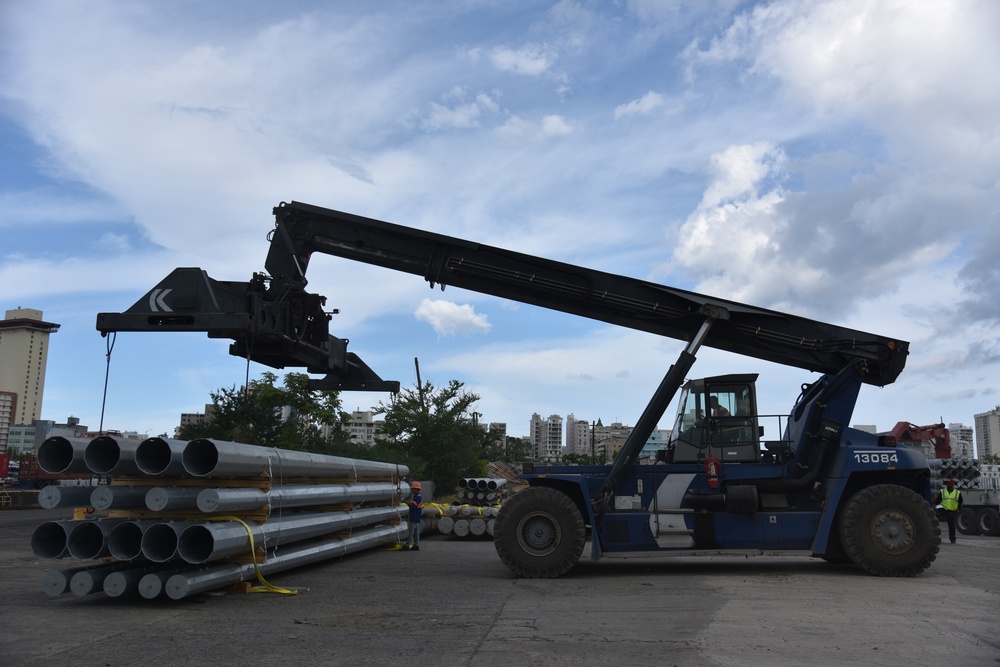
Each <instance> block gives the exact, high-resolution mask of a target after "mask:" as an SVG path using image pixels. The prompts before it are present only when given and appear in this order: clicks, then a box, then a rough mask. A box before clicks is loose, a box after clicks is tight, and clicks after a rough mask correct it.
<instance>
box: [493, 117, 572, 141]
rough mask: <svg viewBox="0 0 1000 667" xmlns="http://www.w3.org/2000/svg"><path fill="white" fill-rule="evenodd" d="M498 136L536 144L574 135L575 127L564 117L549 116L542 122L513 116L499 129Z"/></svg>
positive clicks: (508, 139)
mask: <svg viewBox="0 0 1000 667" xmlns="http://www.w3.org/2000/svg"><path fill="white" fill-rule="evenodd" d="M496 132H497V135H498V136H500V137H501V138H503V139H504V140H506V141H513V142H520V141H527V142H534V141H545V140H547V139H552V138H556V137H564V136H566V135H568V134H572V133H573V126H572V125H571V124H570V123H569V122H568V121H567V120H566V119H565V118H563V117H562V116H558V115H555V114H553V115H549V116H545V117H544V118H542V119H541V120H540V121H532V120H528V119H525V118H521V117H520V116H512V117H511V118H509V119H508V120H507V122H506V123H504V124H503V125H502V126H500V127H499V128H497V130H496Z"/></svg>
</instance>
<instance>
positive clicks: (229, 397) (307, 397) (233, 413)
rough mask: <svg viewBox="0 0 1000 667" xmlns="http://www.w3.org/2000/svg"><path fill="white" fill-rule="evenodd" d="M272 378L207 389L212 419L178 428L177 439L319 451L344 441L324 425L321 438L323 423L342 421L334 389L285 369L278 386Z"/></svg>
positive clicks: (266, 374)
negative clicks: (312, 384) (313, 383)
mask: <svg viewBox="0 0 1000 667" xmlns="http://www.w3.org/2000/svg"><path fill="white" fill-rule="evenodd" d="M277 379H278V377H277V376H276V375H275V374H274V373H271V372H264V373H262V374H261V377H260V379H259V380H251V381H250V383H249V384H248V385H247V386H246V387H240V388H237V387H236V386H233V387H230V388H228V389H227V388H223V389H219V390H218V391H213V392H211V393H210V396H211V398H212V404H213V406H214V411H213V413H212V418H211V419H210V420H208V421H206V422H204V423H202V424H191V425H188V426H186V427H184V428H182V429H181V430H180V432H179V434H178V435H179V437H180V438H181V439H182V440H193V439H194V438H216V439H219V440H230V441H234V442H245V443H249V444H253V445H261V446H264V447H278V448H281V449H297V450H301V451H310V452H319V453H327V452H328V451H329V450H331V449H336V448H337V446H338V444H342V443H343V442H345V441H346V440H347V437H346V434H345V433H344V432H343V431H341V430H340V429H328V430H329V431H330V434H329V435H328V436H327V437H326V438H324V436H323V432H324V430H323V426H324V425H339V424H341V423H343V421H344V419H346V415H344V414H343V412H342V411H341V403H340V396H339V393H338V392H336V391H327V390H316V389H310V388H309V376H308V375H306V374H305V373H288V374H287V375H285V378H284V384H283V386H282V387H277V386H275V382H276V381H277ZM286 408H287V409H286Z"/></svg>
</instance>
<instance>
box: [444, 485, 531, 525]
mask: <svg viewBox="0 0 1000 667" xmlns="http://www.w3.org/2000/svg"><path fill="white" fill-rule="evenodd" d="M510 486H511V483H510V481H509V480H507V479H505V478H502V477H466V478H462V479H460V480H458V490H457V491H456V495H458V498H459V499H458V500H457V501H455V503H454V504H452V505H451V506H448V507H444V508H442V510H441V516H440V518H438V519H437V522H436V524H437V529H438V532H440V533H442V534H444V535H455V536H457V537H482V536H483V535H488V536H490V537H492V536H493V525H494V520H495V518H496V515H497V514H498V513H499V512H500V505H501V504H503V501H504V500H505V499H506V498H508V497H509V496H510V494H511V492H512V491H511V488H510Z"/></svg>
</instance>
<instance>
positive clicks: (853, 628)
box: [0, 510, 1000, 667]
mask: <svg viewBox="0 0 1000 667" xmlns="http://www.w3.org/2000/svg"><path fill="white" fill-rule="evenodd" d="M68 514H69V513H68V512H67V511H66V510H20V511H16V510H8V511H3V512H0V535H2V540H0V578H2V582H3V587H2V595H0V600H2V602H0V664H4V665H18V666H23V667H29V666H31V665H45V666H46V667H50V666H51V665H55V664H67V665H74V667H88V666H91V665H94V666H101V667H104V666H108V667H119V666H121V667H124V666H129V665H145V666H147V667H155V666H157V665H170V666H171V667H173V666H176V665H182V664H185V663H187V664H192V665H194V664H197V665H205V664H208V665H216V666H221V665H274V666H284V665H390V664H392V665H396V664H400V665H401V664H406V665H412V666H413V667H421V666H423V665H469V666H473V665H474V666H477V667H479V666H483V667H487V666H491V665H524V664H530V665H609V664H610V665H616V666H619V667H626V666H630V665H709V666H720V667H725V666H730V665H732V666H737V665H739V666H745V665H767V666H769V667H775V666H781V665H804V664H813V665H847V664H851V665H901V664H905V665H910V666H916V665H942V664H952V665H963V666H972V665H976V666H985V665H998V666H1000V633H998V632H997V628H998V621H997V610H998V609H1000V538H996V537H981V536H959V541H958V544H956V545H951V544H948V543H947V539H946V540H945V543H944V544H942V545H941V553H940V554H939V555H938V559H937V561H936V562H935V563H934V564H933V566H932V567H931V568H930V569H929V570H928V571H927V572H925V573H924V574H923V575H921V576H918V577H915V578H912V579H883V578H878V577H872V576H868V575H864V574H861V573H860V572H859V571H858V570H855V569H854V568H852V567H848V566H833V565H829V564H827V563H824V562H823V561H821V560H817V559H809V558H792V557H768V558H765V557H757V558H750V559H743V558H734V557H712V558H693V557H684V558H677V559H656V560H629V561H622V560H619V559H613V560H612V559H608V560H603V561H600V562H598V563H593V562H591V561H589V560H588V561H581V563H580V565H579V566H577V568H576V569H574V570H573V571H572V572H571V573H570V574H569V575H567V576H564V577H562V578H560V579H555V580H542V581H537V580H523V579H515V578H513V576H512V575H511V574H510V572H509V570H507V568H506V567H505V566H504V565H503V564H502V563H501V562H500V560H499V558H498V557H497V555H496V553H495V551H494V549H493V544H492V543H491V542H490V541H488V540H468V539H465V540H459V539H453V538H448V537H443V536H439V535H433V536H432V535H427V536H425V538H424V541H423V545H422V550H421V551H419V552H416V553H407V552H401V551H388V550H383V549H378V550H372V551H366V552H362V553H359V554H354V555H350V556H346V557H344V558H342V559H339V560H334V561H329V562H326V563H322V564H319V565H315V566H309V567H306V568H303V569H298V570H292V571H289V572H284V573H281V574H276V575H273V576H272V577H270V578H269V580H270V583H272V584H274V585H276V586H286V587H297V588H300V589H302V590H301V592H300V593H299V594H298V595H295V596H287V595H275V594H245V593H244V594H239V593H226V594H206V595H200V596H196V597H192V598H187V599H184V600H180V601H173V600H170V599H167V598H162V599H159V598H158V599H156V600H145V599H142V598H134V599H122V598H117V599H112V598H108V597H106V596H104V595H103V594H95V595H91V596H87V597H75V596H74V595H73V594H72V593H67V594H65V595H63V596H61V597H58V598H53V597H49V596H48V595H46V594H45V593H44V592H43V590H42V580H43V577H44V575H45V572H46V571H48V570H55V569H63V568H66V567H72V566H75V565H77V564H80V563H79V562H78V561H73V560H71V559H64V560H57V561H47V560H39V559H38V558H36V557H35V556H34V555H33V554H32V552H31V548H30V545H29V540H30V536H31V533H32V531H33V530H34V528H35V526H37V525H38V524H39V523H41V522H43V521H47V520H55V519H64V518H69V517H68ZM589 553H590V552H589V544H588V547H587V551H585V556H587V557H589Z"/></svg>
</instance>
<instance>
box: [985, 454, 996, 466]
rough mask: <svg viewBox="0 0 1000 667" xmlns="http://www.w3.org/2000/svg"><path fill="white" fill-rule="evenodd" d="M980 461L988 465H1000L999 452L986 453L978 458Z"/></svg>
mask: <svg viewBox="0 0 1000 667" xmlns="http://www.w3.org/2000/svg"><path fill="white" fill-rule="evenodd" d="M980 463H987V464H989V465H1000V454H987V455H986V456H984V457H983V458H982V459H981V460H980Z"/></svg>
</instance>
